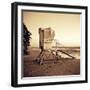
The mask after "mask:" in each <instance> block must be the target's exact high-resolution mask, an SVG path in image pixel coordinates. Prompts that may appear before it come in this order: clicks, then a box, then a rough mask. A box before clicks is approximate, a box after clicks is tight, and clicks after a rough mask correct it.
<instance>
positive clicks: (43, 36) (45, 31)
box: [39, 27, 55, 49]
mask: <svg viewBox="0 0 90 90" xmlns="http://www.w3.org/2000/svg"><path fill="white" fill-rule="evenodd" d="M54 36H55V31H54V30H52V29H51V28H50V27H49V28H39V47H40V48H41V49H50V48H52V41H53V40H54Z"/></svg>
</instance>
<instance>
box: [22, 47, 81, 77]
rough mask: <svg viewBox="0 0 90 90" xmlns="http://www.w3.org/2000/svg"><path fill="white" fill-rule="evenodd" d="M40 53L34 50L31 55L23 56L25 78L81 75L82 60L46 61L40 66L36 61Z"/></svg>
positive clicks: (62, 59)
mask: <svg viewBox="0 0 90 90" xmlns="http://www.w3.org/2000/svg"><path fill="white" fill-rule="evenodd" d="M39 53H40V50H38V49H37V50H36V49H33V50H31V51H30V55H24V56H23V72H22V73H23V76H24V77H37V76H57V75H58V76H60V75H79V74H80V59H69V58H68V59H65V58H61V59H59V60H58V61H56V60H54V59H53V60H49V59H46V60H44V61H43V64H42V65H40V64H39V63H37V62H36V61H35V60H36V58H37V56H38V55H39Z"/></svg>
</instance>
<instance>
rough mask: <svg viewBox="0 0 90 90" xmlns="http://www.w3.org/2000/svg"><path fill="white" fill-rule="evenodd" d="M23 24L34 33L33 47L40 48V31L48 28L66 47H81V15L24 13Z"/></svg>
mask: <svg viewBox="0 0 90 90" xmlns="http://www.w3.org/2000/svg"><path fill="white" fill-rule="evenodd" d="M23 23H24V24H25V25H26V27H27V28H28V30H29V31H30V32H31V33H32V36H31V37H32V39H31V46H32V47H39V33H38V29H39V28H48V27H51V28H52V29H53V30H54V31H55V37H54V39H57V40H58V41H59V42H60V43H62V44H63V45H64V46H80V14H70V13H51V12H49V13H46V12H32V11H23Z"/></svg>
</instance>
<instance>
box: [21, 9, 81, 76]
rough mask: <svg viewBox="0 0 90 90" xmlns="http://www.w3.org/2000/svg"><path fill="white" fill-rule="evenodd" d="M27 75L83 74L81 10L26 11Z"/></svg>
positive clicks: (24, 34)
mask: <svg viewBox="0 0 90 90" xmlns="http://www.w3.org/2000/svg"><path fill="white" fill-rule="evenodd" d="M22 18H23V44H22V47H23V56H22V59H23V67H22V68H23V73H22V74H23V77H37V76H56V75H60V76H61V75H80V41H81V39H80V37H81V36H80V35H81V34H80V13H78V14H77V13H76V14H75V13H65V12H61V13H52V12H35V11H22Z"/></svg>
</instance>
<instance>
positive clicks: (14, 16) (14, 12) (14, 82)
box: [11, 2, 88, 87]
mask: <svg viewBox="0 0 90 90" xmlns="http://www.w3.org/2000/svg"><path fill="white" fill-rule="evenodd" d="M19 6H28V7H29V6H35V7H47V8H68V9H76V10H78V9H79V10H84V11H85V53H84V54H85V58H84V59H85V73H84V74H85V79H84V80H75V81H62V82H61V81H60V82H55V81H53V82H44V83H27V84H24V83H22V84H19V83H18V65H19V63H18V54H19V53H18V7H19ZM56 12H57V11H56ZM70 13H72V12H70ZM11 35H12V36H11V86H13V87H24V86H42V85H57V84H75V83H87V82H88V51H87V50H88V7H87V6H74V5H59V4H44V3H26V2H14V3H12V4H11Z"/></svg>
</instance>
